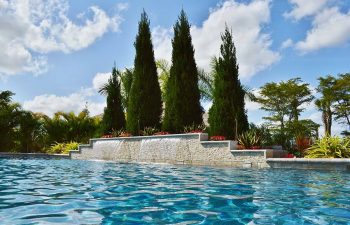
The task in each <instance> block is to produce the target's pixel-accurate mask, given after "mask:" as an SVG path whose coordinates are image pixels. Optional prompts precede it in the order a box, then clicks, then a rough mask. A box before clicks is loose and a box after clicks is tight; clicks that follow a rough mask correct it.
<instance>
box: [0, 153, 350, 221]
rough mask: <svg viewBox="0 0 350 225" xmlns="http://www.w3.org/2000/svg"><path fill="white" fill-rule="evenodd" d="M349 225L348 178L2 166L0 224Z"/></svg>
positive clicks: (45, 163) (23, 163)
mask: <svg viewBox="0 0 350 225" xmlns="http://www.w3.org/2000/svg"><path fill="white" fill-rule="evenodd" d="M55 223H56V224H330V223H331V224H350V173H345V172H320V171H302V170H269V169H266V170H238V169H222V168H208V167H187V166H171V165H150V164H147V165H146V164H143V165H140V164H115V163H106V162H91V161H73V160H72V161H70V160H5V159H3V160H0V224H11V225H12V224H55Z"/></svg>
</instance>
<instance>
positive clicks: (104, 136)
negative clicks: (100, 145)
mask: <svg viewBox="0 0 350 225" xmlns="http://www.w3.org/2000/svg"><path fill="white" fill-rule="evenodd" d="M101 138H113V135H111V134H105V135H103V136H102V137H101Z"/></svg>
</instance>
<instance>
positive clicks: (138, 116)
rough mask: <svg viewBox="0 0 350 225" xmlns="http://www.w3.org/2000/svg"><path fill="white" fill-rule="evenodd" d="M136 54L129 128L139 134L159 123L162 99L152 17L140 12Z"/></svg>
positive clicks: (129, 106) (128, 115)
mask: <svg viewBox="0 0 350 225" xmlns="http://www.w3.org/2000/svg"><path fill="white" fill-rule="evenodd" d="M134 45H135V50H136V56H135V60H134V73H133V79H132V85H131V89H130V94H129V101H128V111H127V123H126V124H127V130H128V132H130V133H132V134H134V135H135V134H138V132H139V131H140V130H143V129H144V128H145V127H156V128H159V127H160V120H161V115H162V99H161V91H160V86H159V82H158V75H157V67H156V63H155V59H154V51H153V45H152V40H151V31H150V21H149V19H148V16H147V14H146V12H145V11H144V12H143V13H142V15H141V20H140V22H139V28H138V34H137V36H136V41H135V44H134Z"/></svg>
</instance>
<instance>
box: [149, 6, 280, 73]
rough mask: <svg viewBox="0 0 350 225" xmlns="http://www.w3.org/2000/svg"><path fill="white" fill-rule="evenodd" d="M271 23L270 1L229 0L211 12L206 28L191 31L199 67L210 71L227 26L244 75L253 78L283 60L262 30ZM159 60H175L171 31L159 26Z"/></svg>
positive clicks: (155, 33) (156, 32)
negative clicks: (173, 58)
mask: <svg viewBox="0 0 350 225" xmlns="http://www.w3.org/2000/svg"><path fill="white" fill-rule="evenodd" d="M269 22H270V1H269V0H255V1H252V2H251V3H248V4H244V3H237V2H236V1H234V0H227V1H225V2H224V3H223V4H221V5H219V6H218V7H217V8H215V9H212V10H210V15H209V17H208V18H207V19H206V20H205V21H204V22H203V24H202V26H200V27H197V26H193V27H192V28H191V34H192V40H193V45H194V48H195V57H196V61H197V64H198V66H199V67H201V68H204V69H206V70H209V69H210V61H211V59H212V57H213V56H218V53H219V48H220V44H221V38H220V35H221V33H223V32H224V30H225V24H227V26H228V27H229V28H230V29H232V33H233V37H234V42H235V44H236V47H237V58H238V62H239V66H240V76H241V78H243V79H249V78H250V77H252V76H253V75H254V74H256V73H257V72H259V71H262V70H264V69H266V68H268V67H269V66H270V65H272V64H273V63H274V62H276V61H278V60H279V59H280V55H279V53H277V52H274V51H272V50H271V49H270V47H271V43H272V40H271V38H270V35H269V34H267V33H264V32H263V31H262V29H263V26H264V25H265V24H268V23H269ZM153 41H154V46H155V55H156V58H164V59H168V60H169V59H170V58H171V31H170V29H164V28H160V27H157V28H156V29H154V30H153Z"/></svg>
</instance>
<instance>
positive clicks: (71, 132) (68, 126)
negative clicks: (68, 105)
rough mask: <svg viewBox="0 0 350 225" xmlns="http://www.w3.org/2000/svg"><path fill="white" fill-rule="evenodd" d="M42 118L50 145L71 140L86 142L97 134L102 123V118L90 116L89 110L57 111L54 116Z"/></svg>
mask: <svg viewBox="0 0 350 225" xmlns="http://www.w3.org/2000/svg"><path fill="white" fill-rule="evenodd" d="M42 120H43V123H44V128H45V130H46V132H47V135H48V140H47V144H48V145H51V144H52V143H55V142H58V143H66V142H70V141H75V142H79V143H86V142H88V140H89V139H90V138H91V137H93V136H95V133H96V131H97V129H98V127H99V123H100V119H99V118H98V117H95V118H92V117H90V116H89V112H88V111H87V110H83V111H82V112H80V113H79V114H78V115H75V114H74V113H73V112H70V113H64V112H57V113H55V115H54V116H53V118H50V117H48V116H43V117H42Z"/></svg>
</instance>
